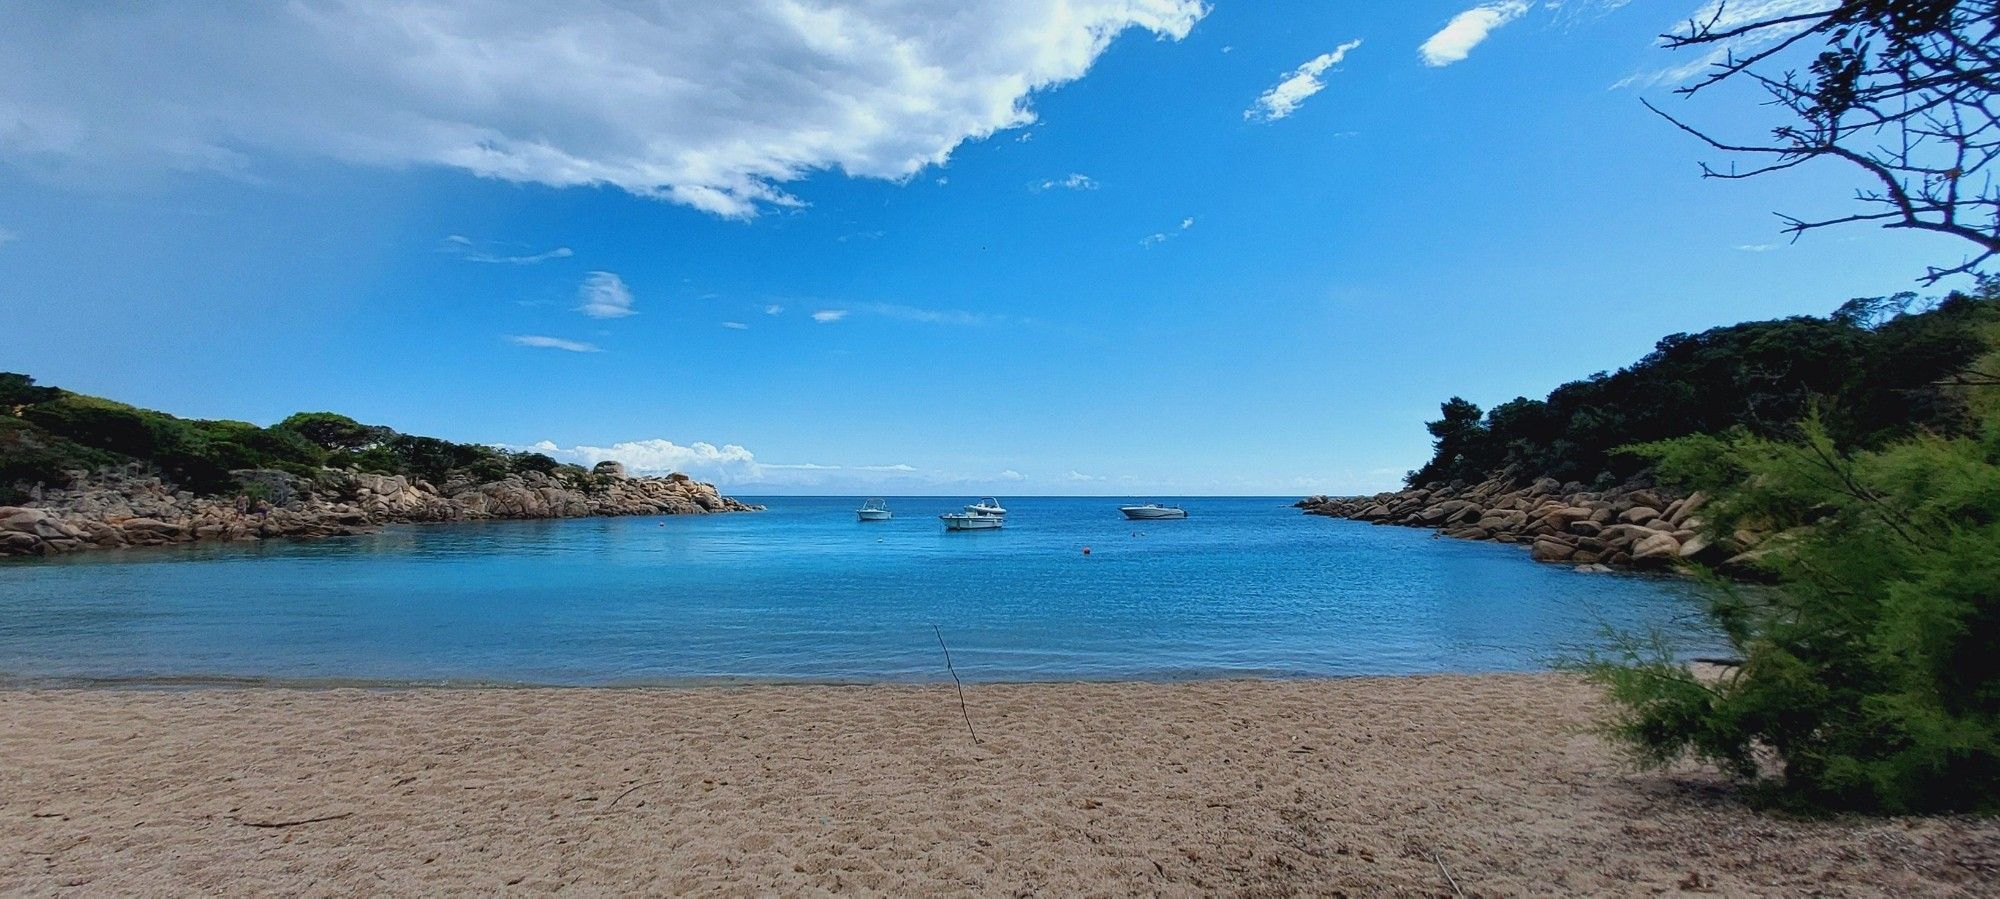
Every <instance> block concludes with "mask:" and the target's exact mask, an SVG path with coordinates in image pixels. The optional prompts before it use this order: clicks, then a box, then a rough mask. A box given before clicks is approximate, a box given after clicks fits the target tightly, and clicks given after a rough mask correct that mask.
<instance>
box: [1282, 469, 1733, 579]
mask: <svg viewBox="0 0 2000 899" xmlns="http://www.w3.org/2000/svg"><path fill="white" fill-rule="evenodd" d="M1707 502H1708V498H1707V497H1706V496H1705V495H1703V494H1701V493H1694V494H1691V495H1688V496H1684V497H1682V496H1673V495H1670V494H1668V493H1666V492H1664V491H1662V490H1660V489H1658V488H1656V487H1652V486H1646V485H1629V486H1624V487H1618V488H1614V489H1610V490H1596V491H1594V490H1586V489H1584V487H1583V485H1581V484H1560V483H1558V482H1556V481H1555V480H1553V479H1551V478H1542V479H1540V480H1536V481H1533V482H1531V483H1528V484H1526V485H1523V484H1521V483H1520V482H1518V481H1515V480H1512V479H1506V478H1494V479H1491V480H1487V481H1484V482H1481V483H1478V484H1470V485H1468V484H1464V483H1462V482H1459V483H1450V484H1431V485H1428V486H1424V487H1413V488H1410V489H1407V490H1399V491H1395V492H1391V493H1378V494H1375V495H1374V496H1356V497H1329V496H1314V497H1308V498H1306V499H1303V500H1300V501H1299V502H1298V503H1297V506H1298V507H1299V508H1301V509H1304V510H1305V512H1306V513H1307V514H1309V515H1325V516H1328V517H1331V518H1348V519H1353V520H1356V521H1366V522H1370V523H1373V524H1387V525H1403V526H1406V527H1421V528H1433V529H1436V530H1437V532H1438V533H1439V534H1441V535H1443V536H1446V537H1457V538H1460V539H1465V540H1492V541H1495V542H1498V543H1515V544H1520V545H1522V546H1524V547H1525V548H1527V550H1528V552H1529V554H1530V555H1531V556H1532V557H1533V558H1534V559H1535V560H1536V561H1538V562H1552V563H1563V564H1569V565H1576V566H1578V567H1580V568H1586V569H1589V570H1609V569H1611V568H1626V567H1630V568H1653V569H1663V568H1668V567H1671V566H1673V565H1674V564H1675V563H1677V562H1680V561H1682V560H1689V561H1693V562H1698V563H1701V564H1704V565H1710V566H1714V567H1716V568H1719V569H1721V570H1723V571H1725V572H1728V573H1732V574H1739V575H1744V574H1750V573H1753V572H1754V563H1755V561H1756V559H1757V556H1758V552H1759V550H1758V549H1757V547H1758V546H1759V545H1760V544H1762V543H1763V542H1765V541H1763V540H1762V539H1761V538H1760V536H1759V535H1757V534H1754V533H1751V532H1748V531H1744V532H1739V533H1736V534H1733V535H1731V536H1730V537H1729V538H1728V539H1725V540H1714V539H1712V538H1710V537H1709V536H1707V535H1706V534H1705V533H1704V531H1703V529H1702V520H1701V515H1700V512H1701V509H1702V506H1703V505H1705V504H1706V503H1707Z"/></svg>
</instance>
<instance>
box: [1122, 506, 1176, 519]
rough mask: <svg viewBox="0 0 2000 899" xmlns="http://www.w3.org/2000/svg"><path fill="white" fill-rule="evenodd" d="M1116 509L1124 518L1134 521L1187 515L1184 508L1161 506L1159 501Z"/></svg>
mask: <svg viewBox="0 0 2000 899" xmlns="http://www.w3.org/2000/svg"><path fill="white" fill-rule="evenodd" d="M1118 511H1120V512H1123V513H1125V517H1126V518H1130V519H1134V520H1136V521H1161V520H1164V519H1168V518H1186V517H1187V510H1186V509H1183V508H1181V507H1179V506H1162V505H1160V504H1159V503H1147V504H1145V505H1143V506H1119V507H1118Z"/></svg>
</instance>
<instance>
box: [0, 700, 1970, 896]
mask: <svg viewBox="0 0 2000 899" xmlns="http://www.w3.org/2000/svg"><path fill="white" fill-rule="evenodd" d="M967 701H968V708H969V711H970V716H971V723H972V727H973V729H974V730H975V731H976V732H977V735H978V742H974V740H973V738H972V737H971V736H970V735H968V733H967V728H966V722H965V720H964V719H963V718H962V717H961V714H960V709H959V704H958V699H957V697H956V695H955V694H954V692H953V690H952V687H951V686H950V685H948V684H947V685H944V686H868V687H833V686H759V687H709V688H691V689H630V690H626V689H616V690H613V689H602V690H598V689H437V690H426V689H411V690H356V689H340V690H287V689H261V688H260V689H194V690H173V691H164V690H151V691H149V690H12V691H5V692H0V858H4V859H5V862H4V863H0V893H5V894H8V895H21V894H52V893H65V892H72V891H80V892H83V893H88V894H108V893H126V894H131V893H143V894H162V893H177V894H192V893H220V894H231V895H253V894H287V895H353V894H357V893H394V894H415V893H460V894H490V893H528V892H552V891H557V890H563V891H577V892H582V893H585V894H608V893H620V894H629V893H644V894H655V895H659V894H685V893H716V894H728V895H774V894H782V895H821V894H828V893H858V894H872V893H890V894H900V895H915V894H971V895H1107V896H1117V895H1211V894H1223V895H1340V894H1359V895H1380V894H1396V895H1436V896H1450V895H1453V894H1454V890H1462V891H1463V893H1464V894H1465V895H1529V894H1582V893H1594V894H1616V895H1654V894H1661V893H1665V894H1679V893H1718V894H1723V895H1746V894H1806V893H1812V894H1821V895H1887V894H1904V895H1967V896H1970V895H1981V894H1984V895H1991V894H1993V893H1994V892H1995V891H1997V890H2000V822H1994V821H1982V820H1976V819H1936V818H1931V819H1908V820H1889V821H1858V820H1839V821H1798V820H1788V819H1784V818H1780V817H1774V816H1770V815H1766V814H1760V813H1757V812H1754V811H1752V810H1750V809H1749V808H1747V807H1746V806H1744V805H1743V804H1742V802H1741V801H1740V800H1739V799H1738V798H1736V797H1735V796H1733V795H1732V794H1731V793H1730V791H1728V790H1727V789H1726V788H1724V787H1723V786H1722V785H1721V782H1720V781H1719V780H1717V779H1716V778H1715V777H1713V776H1712V775H1710V774H1707V773H1704V772H1701V771H1698V770H1694V769H1688V770H1686V771H1681V772H1675V773H1673V774H1665V775H1662V774H1632V773H1629V772H1628V771H1627V770H1626V769H1625V768H1624V767H1623V766H1621V765H1620V764H1619V762H1618V760H1617V758H1616V757H1615V756H1614V755H1613V753H1612V752H1611V751H1610V750H1609V748H1608V747H1606V746H1605V745H1604V744H1603V743H1602V742H1601V741H1599V740H1598V739H1597V738H1595V737H1593V736H1591V735H1589V734H1588V732H1587V731H1588V727H1589V723H1590V720H1591V715H1592V712H1593V709H1594V706H1595V700H1594V694H1593V692H1592V691H1591V690H1590V689H1589V688H1587V687H1585V686H1583V685H1581V684H1579V683H1577V682H1576V681H1574V680H1571V679H1569V678H1567V677H1563V676H1558V675H1519V676H1480V677H1458V676H1437V677H1414V678H1366V679H1352V680H1300V681H1219V682H1204V683H1187V684H1139V683H1112V684H1038V685H982V686H974V687H970V688H968V689H967Z"/></svg>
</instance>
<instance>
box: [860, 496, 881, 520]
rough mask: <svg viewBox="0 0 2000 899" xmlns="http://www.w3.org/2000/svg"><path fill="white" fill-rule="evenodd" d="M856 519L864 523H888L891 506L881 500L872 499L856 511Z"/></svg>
mask: <svg viewBox="0 0 2000 899" xmlns="http://www.w3.org/2000/svg"><path fill="white" fill-rule="evenodd" d="M854 517H856V518H859V519H861V520H862V521H888V520H889V504H888V503H886V502H883V501H882V500H879V499H871V500H869V501H867V502H865V503H862V504H861V508H859V509H856V510H854Z"/></svg>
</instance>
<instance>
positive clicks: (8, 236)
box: [0, 228, 21, 245]
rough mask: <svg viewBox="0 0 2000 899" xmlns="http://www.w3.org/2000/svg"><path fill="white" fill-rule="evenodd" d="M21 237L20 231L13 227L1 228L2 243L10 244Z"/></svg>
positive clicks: (0, 241)
mask: <svg viewBox="0 0 2000 899" xmlns="http://www.w3.org/2000/svg"><path fill="white" fill-rule="evenodd" d="M20 239H21V234H20V232H18V231H15V230H14V229H12V228H0V245H5V244H10V243H13V242H14V241H17V240H20Z"/></svg>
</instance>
